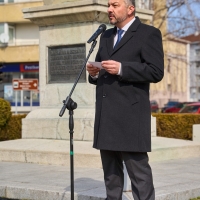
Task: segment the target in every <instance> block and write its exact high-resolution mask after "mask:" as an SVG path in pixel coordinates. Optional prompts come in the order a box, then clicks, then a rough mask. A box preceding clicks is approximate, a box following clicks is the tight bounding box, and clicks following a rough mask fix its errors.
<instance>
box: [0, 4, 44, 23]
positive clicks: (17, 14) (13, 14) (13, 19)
mask: <svg viewBox="0 0 200 200" xmlns="http://www.w3.org/2000/svg"><path fill="white" fill-rule="evenodd" d="M42 5H43V1H29V2H24V1H23V2H22V1H20V0H18V1H15V2H14V3H0V13H1V17H0V23H3V22H7V23H23V22H26V23H27V22H30V21H29V20H27V19H24V18H23V13H22V9H23V8H30V7H37V6H42Z"/></svg>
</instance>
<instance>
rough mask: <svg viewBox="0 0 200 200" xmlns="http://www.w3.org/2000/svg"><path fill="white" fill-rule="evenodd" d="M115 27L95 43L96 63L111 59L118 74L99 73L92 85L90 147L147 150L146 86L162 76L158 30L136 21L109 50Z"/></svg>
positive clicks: (161, 54) (162, 60) (147, 112)
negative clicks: (93, 117) (93, 102)
mask: <svg viewBox="0 0 200 200" xmlns="http://www.w3.org/2000/svg"><path fill="white" fill-rule="evenodd" d="M116 31H117V28H116V27H114V28H111V29H108V30H106V31H105V32H104V33H103V34H102V35H101V39H100V43H99V50H98V52H97V55H96V61H104V60H115V61H118V62H121V64H122V68H121V69H122V75H121V76H118V75H111V74H109V73H108V72H106V71H105V70H101V71H100V73H99V77H98V79H97V80H94V79H92V78H91V77H90V76H89V82H90V83H92V84H95V85H96V108H95V109H96V112H95V125H94V144H93V147H94V148H97V149H104V150H114V151H130V152H149V151H151V109H150V102H149V89H150V88H149V86H150V83H156V82H159V81H160V80H161V79H162V78H163V75H164V59H163V47H162V37H161V33H160V31H159V30H158V29H156V28H154V27H153V26H149V25H146V24H143V23H141V22H140V20H139V18H138V17H136V20H135V21H134V22H133V24H132V25H131V26H130V27H129V29H128V30H127V32H126V33H125V35H124V36H123V37H122V39H121V41H120V43H119V44H118V45H117V47H116V48H115V50H113V42H114V36H115V34H116Z"/></svg>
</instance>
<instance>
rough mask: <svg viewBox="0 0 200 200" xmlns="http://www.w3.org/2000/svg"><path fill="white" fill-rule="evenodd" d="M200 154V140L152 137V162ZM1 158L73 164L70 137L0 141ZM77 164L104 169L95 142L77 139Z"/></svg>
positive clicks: (27, 161)
mask: <svg viewBox="0 0 200 200" xmlns="http://www.w3.org/2000/svg"><path fill="white" fill-rule="evenodd" d="M199 156H200V142H193V141H187V140H179V139H171V138H163V137H152V152H150V153H149V158H150V161H151V162H156V161H164V160H171V159H180V158H191V157H199ZM0 161H8V162H24V163H37V164H53V165H65V166H70V143H69V141H67V140H51V139H19V140H10V141H4V142H0ZM74 165H75V167H89V168H101V160H100V156H99V151H98V150H96V149H93V148H92V142H91V141H88V142H87V141H74Z"/></svg>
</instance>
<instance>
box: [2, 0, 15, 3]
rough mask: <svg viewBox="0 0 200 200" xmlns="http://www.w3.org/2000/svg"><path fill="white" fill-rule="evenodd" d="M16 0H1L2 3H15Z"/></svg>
mask: <svg viewBox="0 0 200 200" xmlns="http://www.w3.org/2000/svg"><path fill="white" fill-rule="evenodd" d="M13 2H14V0H0V3H13Z"/></svg>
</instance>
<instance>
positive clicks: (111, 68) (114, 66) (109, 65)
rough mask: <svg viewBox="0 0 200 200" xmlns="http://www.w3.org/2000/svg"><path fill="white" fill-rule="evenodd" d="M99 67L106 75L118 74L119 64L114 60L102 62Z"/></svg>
mask: <svg viewBox="0 0 200 200" xmlns="http://www.w3.org/2000/svg"><path fill="white" fill-rule="evenodd" d="M101 65H102V67H103V68H104V69H105V70H106V71H107V72H108V73H110V74H118V73H119V69H120V66H121V63H120V62H117V61H114V60H106V61H102V62H101Z"/></svg>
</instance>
